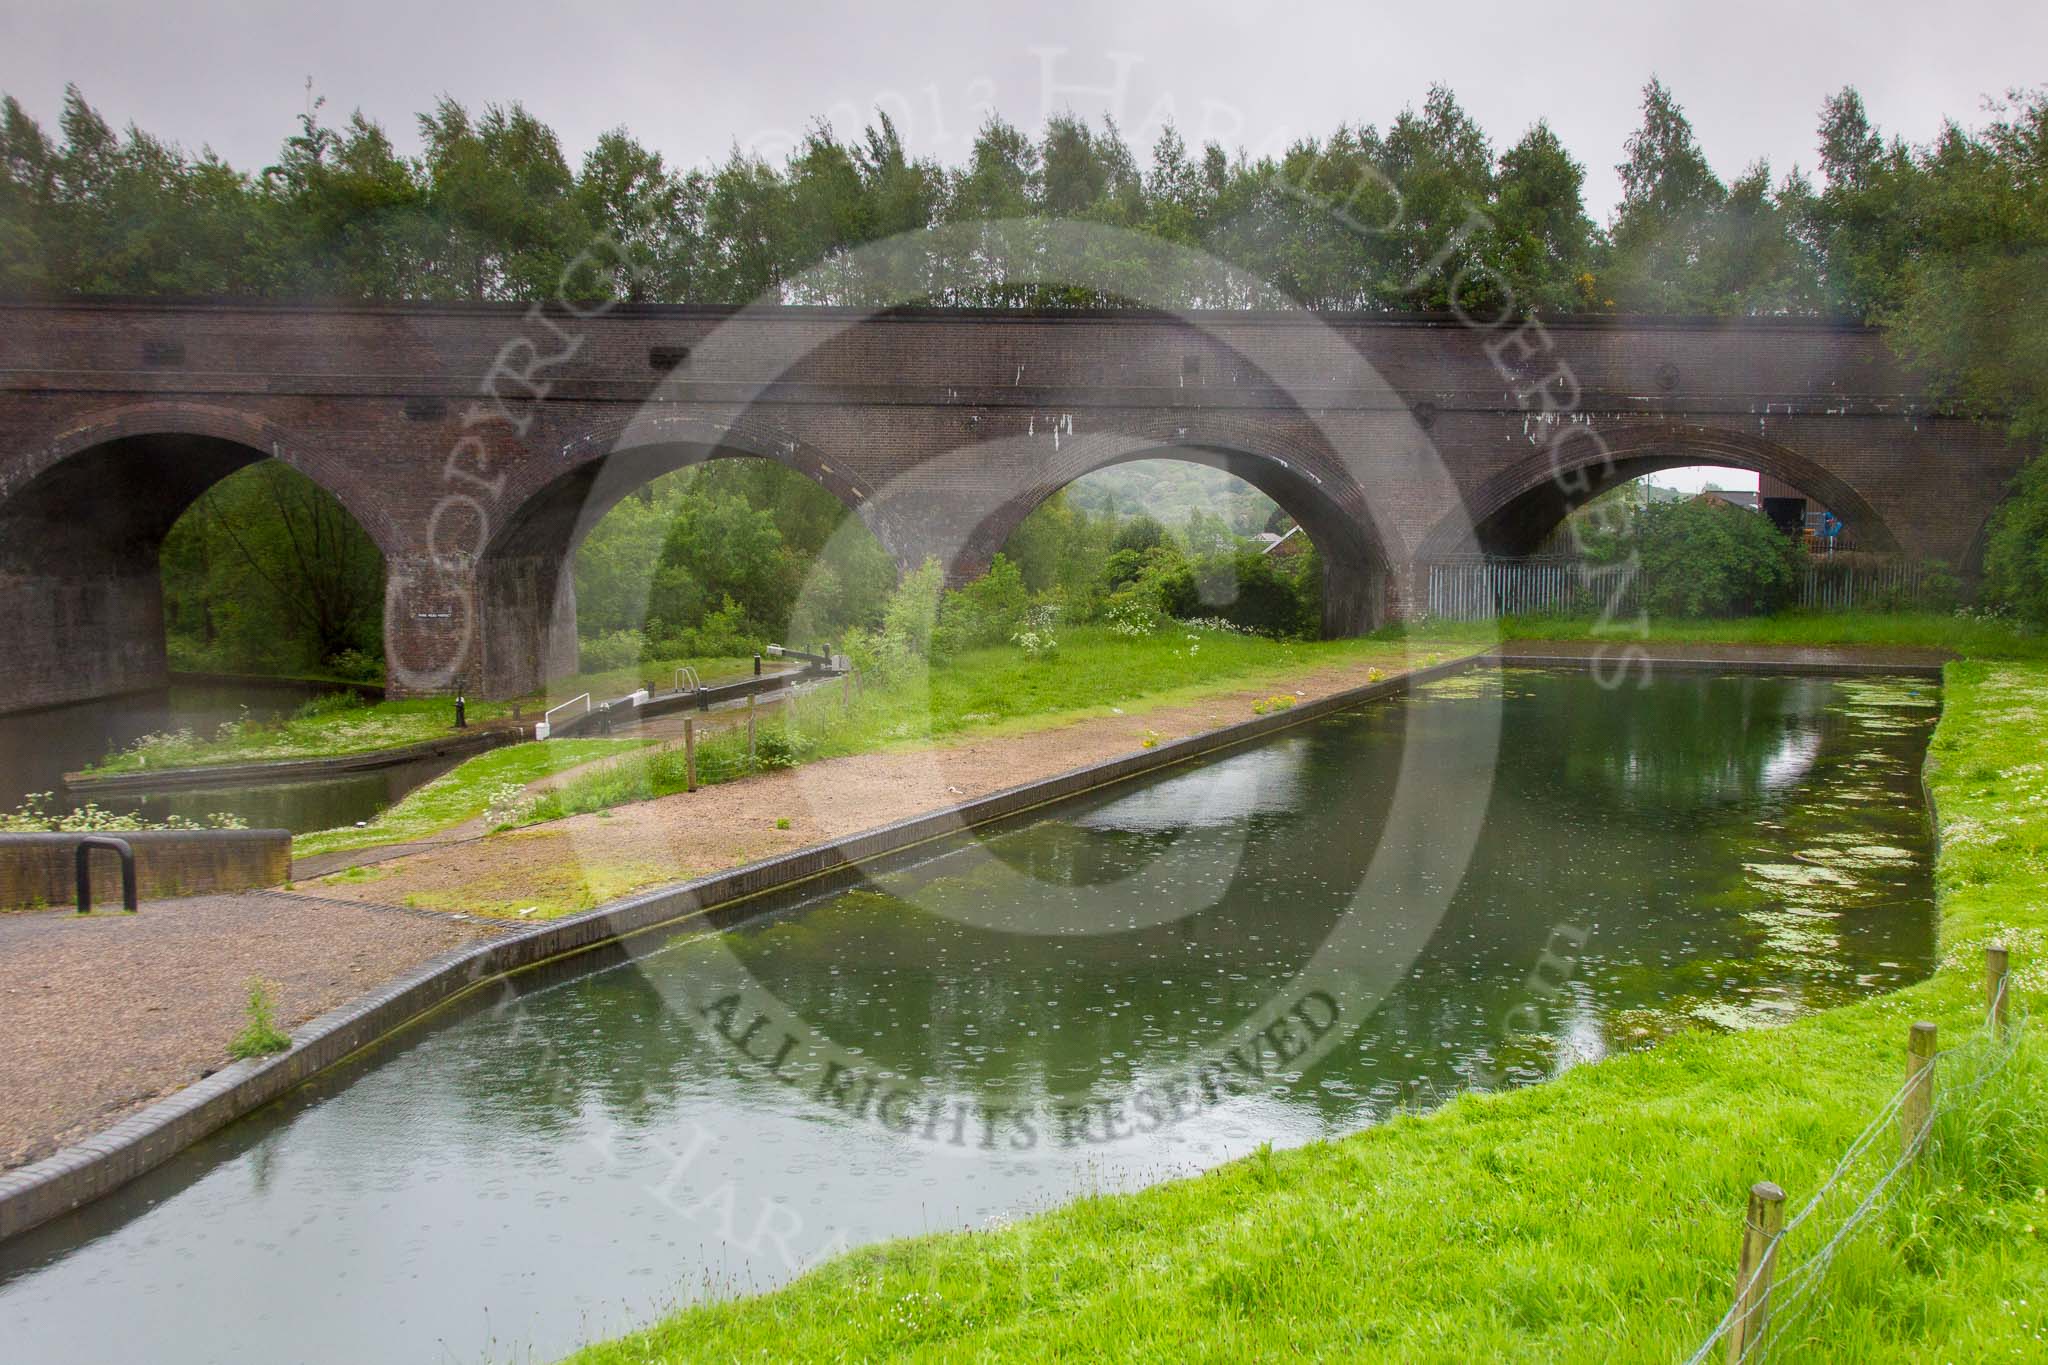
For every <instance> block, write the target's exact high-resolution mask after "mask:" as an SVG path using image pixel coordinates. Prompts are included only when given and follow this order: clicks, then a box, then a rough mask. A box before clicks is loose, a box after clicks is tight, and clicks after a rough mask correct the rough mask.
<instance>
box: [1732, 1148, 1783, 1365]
mask: <svg viewBox="0 0 2048 1365" xmlns="http://www.w3.org/2000/svg"><path fill="white" fill-rule="evenodd" d="M1784 1227H1785V1192H1784V1191H1783V1190H1781V1189H1779V1188H1778V1187H1777V1186H1776V1185H1773V1184H1772V1183H1771V1182H1770V1181H1768V1180H1759V1181H1757V1182H1756V1184H1754V1185H1751V1186H1750V1187H1749V1211H1748V1212H1747V1213H1745V1214H1744V1215H1743V1218H1742V1259H1741V1260H1740V1261H1739V1262H1738V1263H1737V1265H1736V1267H1735V1320H1734V1322H1733V1323H1731V1324H1730V1325H1729V1328H1728V1360H1729V1365H1737V1362H1739V1361H1741V1360H1742V1358H1743V1357H1744V1356H1746V1355H1748V1354H1749V1352H1750V1351H1751V1350H1752V1349H1754V1348H1755V1346H1756V1344H1757V1343H1758V1342H1759V1341H1762V1340H1763V1336H1764V1327H1765V1325H1766V1324H1767V1323H1768V1322H1769V1321H1770V1316H1771V1278H1772V1277H1773V1276H1774V1275H1775V1274H1776V1273H1777V1269H1778V1234H1779V1233H1780V1232H1782V1231H1783V1230H1784Z"/></svg>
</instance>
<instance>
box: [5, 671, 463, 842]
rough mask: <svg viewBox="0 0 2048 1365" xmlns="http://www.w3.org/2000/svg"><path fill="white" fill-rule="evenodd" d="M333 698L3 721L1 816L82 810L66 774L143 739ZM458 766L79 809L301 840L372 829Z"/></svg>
mask: <svg viewBox="0 0 2048 1365" xmlns="http://www.w3.org/2000/svg"><path fill="white" fill-rule="evenodd" d="M333 690H335V689H334V688H332V687H325V686H315V685H313V684H309V683H295V682H288V681H282V680H281V681H278V682H252V683H223V684H202V685H190V686H186V685H180V686H175V687H169V688H163V689H159V690H156V691H151V692H140V693H134V694H131V695H129V696H124V697H110V698H107V699H105V700H101V701H91V702H80V703H78V704H76V705H72V706H58V707H51V708H49V709H47V710H42V711H33V712H27V713H23V714H17V715H9V716H0V810H14V809H16V808H17V807H19V806H20V805H21V804H22V803H23V802H24V801H26V800H28V799H29V798H30V797H31V796H34V795H38V794H42V793H48V794H50V797H51V799H50V800H49V801H47V802H46V803H45V804H46V807H47V808H48V809H50V810H53V811H60V810H69V809H72V808H73V807H74V806H76V805H77V804H78V801H77V800H74V799H73V798H72V797H71V796H69V795H68V794H67V793H66V792H65V790H64V774H65V773H67V772H77V771H78V770H80V769H82V768H84V767H85V766H86V765H88V764H91V763H96V762H98V761H100V760H101V759H103V758H105V757H107V756H108V755H109V754H111V753H115V752H118V751H119V750H121V749H125V748H126V747H128V746H129V745H130V744H132V743H134V742H135V741H136V740H137V739H140V738H141V737H143V736H144V735H150V734H158V733H162V732H166V731H174V730H179V729H189V730H192V731H193V732H194V733H196V734H201V735H205V734H211V733H212V732H213V731H214V730H215V729H216V728H218V727H219V726H221V725H224V724H229V723H232V722H235V721H239V720H242V719H244V718H252V719H256V720H270V719H274V718H276V717H279V716H284V715H289V714H291V712H292V711H293V710H294V709H296V708H297V707H298V706H299V705H300V704H301V703H303V702H305V701H306V700H307V699H309V698H311V697H313V696H315V695H319V694H321V693H324V692H329V691H333ZM459 761H460V760H459V759H450V758H430V759H420V760H416V761H414V762H411V763H401V764H394V765H392V766H391V767H388V768H378V769H375V770H372V771H369V772H357V773H344V774H338V775H336V776H334V777H328V778H320V779H318V780H316V781H309V782H277V783H248V784H244V785H241V786H236V787H229V788H219V789H213V788H183V787H181V788H172V789H169V790H166V791H162V792H146V793H136V794H127V793H119V794H116V793H109V794H105V795H94V796H91V797H89V798H84V799H89V800H91V801H92V802H94V803H95V804H97V805H99V806H100V807H102V808H104V809H106V810H110V811H114V812H116V813H119V814H141V815H144V816H146V817H148V818H149V819H152V820H163V819H165V818H167V817H170V816H182V817H184V818H186V819H191V820H200V821H203V820H206V819H207V818H208V817H209V816H211V815H213V814H215V813H216V812H225V813H227V814H230V815H235V816H238V817H240V818H241V820H242V821H243V822H244V823H246V824H247V825H248V826H249V827H250V828H252V829H288V830H291V831H292V832H293V833H295V834H298V833H303V832H305V831H307V830H316V829H333V828H336V827H337V826H341V825H352V824H355V823H356V822H357V821H359V820H370V819H374V818H375V817H376V816H377V814H378V813H379V812H380V811H382V810H383V809H384V808H385V807H387V806H389V805H390V804H391V803H392V802H394V801H396V800H398V799H399V798H400V797H401V796H404V795H405V794H406V793H407V792H409V791H411V790H412V789H413V788H414V787H417V786H419V785H420V784H421V783H423V782H426V781H428V780H429V779H431V778H434V777H438V776H439V775H440V774H441V773H443V772H446V771H447V770H448V769H449V768H450V767H452V766H453V765H454V764H455V763H456V762H459Z"/></svg>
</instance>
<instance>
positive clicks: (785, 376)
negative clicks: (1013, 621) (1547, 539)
mask: <svg viewBox="0 0 2048 1365" xmlns="http://www.w3.org/2000/svg"><path fill="white" fill-rule="evenodd" d="M715 456H750V457H756V458H762V459H769V460H774V461H776V462H778V463H780V464H783V465H785V466H787V467H789V468H791V469H794V470H797V471H798V472H800V473H802V474H804V475H806V476H807V477H810V478H812V479H815V480H817V481H818V482H819V483H820V484H822V485H823V486H825V487H826V488H828V489H830V490H831V491H832V492H833V493H834V494H835V495H837V496H838V497H839V498H840V499H841V500H842V501H844V502H845V503H846V504H847V505H848V506H849V507H850V508H852V509H853V510H854V511H856V512H857V513H858V514H859V515H860V517H861V518H862V520H863V521H864V522H865V523H866V525H867V526H868V527H869V528H870V529H871V530H872V531H873V532H874V533H875V535H876V536H877V537H878V538H879V539H880V541H881V543H882V545H883V546H884V547H885V548H886V549H887V550H888V551H889V553H890V554H891V555H892V556H893V557H894V558H895V559H896V561H897V563H898V564H899V565H901V566H906V567H907V566H914V565H916V564H919V563H922V562H923V561H924V560H925V559H926V558H928V557H932V556H936V557H937V558H938V559H939V560H940V561H941V562H942V563H943V564H944V565H945V566H946V568H947V570H948V572H949V574H950V575H952V576H953V577H954V578H956V579H957V578H961V577H964V576H969V575H972V574H974V573H977V572H979V571H980V570H981V569H983V568H985V567H986V565H987V564H988V562H989V560H990V558H991V557H992V556H993V555H994V554H995V553H996V551H997V550H999V549H1000V548H1001V547H1002V545H1003V543H1004V541H1005V539H1006V538H1007V537H1008V536H1009V534H1010V532H1011V531H1012V530H1014V529H1015V528H1016V526H1017V525H1018V523H1019V522H1020V521H1022V520H1023V518H1024V517H1025V516H1026V515H1027V514H1028V513H1029V512H1030V511H1031V509H1032V508H1034V507H1035V506H1037V505H1038V504H1039V503H1040V502H1041V501H1042V500H1044V499H1045V498H1046V497H1047V496H1049V495H1050V494H1052V493H1053V492H1054V491H1055V490H1057V489H1059V488H1061V487H1063V486H1064V485H1066V484H1067V483H1069V482H1071V481H1072V480H1074V479H1075V478H1078V477H1079V476H1081V475H1082V474H1085V473H1087V472H1089V471H1090V470H1094V469H1099V468H1101V467H1103V466H1105V465H1108V464H1112V463H1116V462H1119V461H1124V460H1132V459H1138V458H1145V457H1160V456H1165V457H1172V458H1179V459H1188V460H1195V461H1199V462H1202V463H1205V464H1209V465H1214V466H1219V467H1222V468H1225V469H1227V470H1229V471H1230V472H1231V473H1233V474H1237V475H1239V476H1241V477H1243V478H1244V479H1246V480H1247V481H1249V482H1250V483H1252V484H1254V485H1256V486H1257V487H1259V488H1260V489H1262V490H1263V491H1265V492H1266V493H1267V494H1268V495H1270V496H1271V497H1272V498H1273V499H1274V500H1275V501H1276V502H1277V503H1279V504H1280V506H1281V507H1282V508H1283V509H1285V510H1286V511H1287V512H1288V513H1289V514H1291V515H1292V516H1293V517H1294V518H1295V519H1296V520H1297V521H1298V522H1300V523H1301V525H1302V527H1303V529H1304V530H1305V531H1306V532H1307V533H1308V534H1309V536H1310V537H1311V539H1312V540H1313V541H1314V542H1315V544H1316V546H1317V547H1318V548H1319V550H1320V551H1321V553H1322V557H1323V562H1324V565H1325V575H1326V593H1325V597H1326V610H1325V622H1324V624H1325V627H1326V629H1327V630H1329V631H1331V632H1333V633H1343V632H1351V631H1357V630H1360V629H1365V628H1369V627H1371V626H1373V625H1375V624H1377V623H1378V622H1380V621H1382V620H1384V619H1385V618H1386V617H1387V616H1388V615H1389V614H1398V613H1401V612H1403V611H1404V610H1406V609H1407V608H1408V607H1409V605H1410V603H1411V601H1412V592H1413V584H1414V566H1415V565H1416V564H1417V563H1418V562H1421V561H1424V560H1430V559H1435V558H1441V557H1446V556H1454V555H1458V554H1471V553H1475V552H1480V551H1484V552H1489V553H1498V554H1510V555H1512V554H1523V553H1527V552H1528V551H1530V550H1531V549H1532V548H1533V547H1534V546H1535V545H1536V544H1537V543H1538V542H1540V541H1541V540H1542V539H1543V538H1544V536H1545V535H1546V534H1547V533H1548V532H1549V531H1550V530H1551V529H1552V528H1553V527H1554V526H1556V524H1557V523H1558V521H1559V520H1560V519H1561V518H1562V516H1563V515H1564V514H1565V512H1567V511H1568V510H1569V509H1570V507H1571V506H1573V505H1575V504H1576V503H1578V502H1582V501H1584V500H1585V499H1586V498H1588V497H1591V496H1593V495H1595V494H1597V493H1599V492H1601V491H1602V490H1604V489H1605V488H1607V487H1610V486H1612V485H1613V484H1615V483H1617V482H1619V481H1621V480H1625V479H1629V478H1633V477H1636V476H1638V475H1641V474H1644V473H1648V472H1652V471H1655V470H1658V469H1662V468H1669V467H1672V466H1676V465H1687V464H1720V465H1733V466H1737V467H1741V468H1746V469H1752V470H1757V471H1760V472H1762V473H1766V474H1770V475H1774V476H1776V477H1777V478H1780V479H1783V480H1784V481H1786V482H1787V483H1790V484H1792V485H1794V486H1795V487H1797V488H1799V489H1801V490H1802V491H1804V492H1805V493H1807V494H1808V495H1809V496H1811V497H1813V498H1814V499H1816V500H1817V501H1819V502H1820V503H1822V504H1824V505H1825V506H1827V507H1829V508H1831V509H1833V510H1834V511H1835V512H1836V513H1837V514H1838V515H1840V516H1841V517H1842V518H1843V519H1844V520H1845V521H1846V522H1847V523H1848V525H1849V526H1850V527H1851V529H1852V531H1853V532H1854V533H1855V534H1856V536H1857V538H1858V540H1859V542H1860V543H1861V544H1862V545H1863V546H1865V547H1867V548H1872V549H1880V550H1889V551H1894V552H1897V553H1901V554H1906V555H1911V556H1917V557H1927V558H1940V559H1944V560H1947V561H1949V562H1950V563H1951V564H1953V565H1955V566H1957V567H1958V568H1960V569H1963V570H1965V571H1967V570H1970V569H1973V568H1974V567H1975V566H1976V563H1977V561H1978V559H1979V557H1980V556H1981V548H1982V539H1983V534H1984V526H1985V522H1986V519H1987V518H1988V516H1989V515H1990V513H1991V511H1992V509H1993V508H1994V506H1995V505H1996V503H1997V501H1998V499H1999V498H2000V496H2001V495H2002V493H2003V492H2004V490H2005V488H2006V487H2007V485H2008V483H2009V481H2010V480H2011V478H2012V476H2013V475H2014V474H2015V473H2016V472H2017V470H2018V468H2019V466H2020V464H2021V462H2022V459H2023V452H2022V451H2021V450H2020V449H2019V448H2018V447H2016V446H2015V445H2013V444H2012V443H2011V442H2009V441H2008V439H2007V438H2006V436H2005V434H2004V432H2003V431H2002V429H2001V428H2000V427H1998V426H1997V425H1996V424H1992V423H1982V422H1976V421H1970V420H1964V419H1960V418H1954V417H1946V416H1941V415H1938V414H1937V412H1936V404H1935V403H1934V402H1933V400H1932V399H1931V397H1930V395H1929V393H1928V392H1927V389H1926V386H1925V385H1924V384H1923V383H1922V382H1921V381H1920V380H1919V379H1918V378H1917V377H1916V376H1915V375H1914V374H1913V373H1912V371H1911V370H1909V369H1908V368H1907V367H1906V366H1904V365H1903V364H1902V363H1901V362H1900V361H1899V360H1898V358H1897V357H1896V356H1894V355H1893V353H1892V352H1891V351H1890V349H1889V348H1888V346H1887V344H1886V342H1885V340H1884V339H1883V337H1882V336H1881V335H1880V334H1879V333H1877V332H1875V331H1873V330H1870V329H1867V328H1862V327H1856V326H1848V325H1843V324H1839V323H1832V322H1825V321H1812V320H1795V319H1747V320H1736V321H1710V320H1697V319H1694V320H1682V319H1626V318H1563V319H1545V320H1543V321H1542V322H1540V323H1528V322H1521V321H1509V322H1502V323H1500V324H1498V325H1487V322H1486V320H1481V321H1479V322H1473V321H1471V320H1464V321H1460V320H1457V319H1452V318H1448V317H1422V316H1398V315H1396V316H1389V315H1330V314H1305V313H1304V314H1272V313H1201V312H1196V313H1188V314H1180V315H1169V314H1161V313H1139V312H1087V313H1019V312H978V311H938V310H927V311H920V310H903V311H890V312H884V313H875V314H863V313H860V312H855V311H848V310H837V309H818V308H780V307H775V308H753V309H722V308H698V307H670V306H637V305H617V306H610V307H606V306H602V305H590V306H588V307H582V306H573V305H563V304H556V305H553V306H551V307H547V308H527V307H517V306H496V305H477V306H441V305H391V306H368V305H366V306H333V307H329V306H295V305H266V304H242V303H183V302H157V301H137V302H127V301H69V302H37V303H8V304H0V640H4V641H5V645H6V648H5V652H4V655H0V710H13V709H21V708H26V707H32V706H43V705H50V704H53V703H59V702H66V701H73V700H78V699H82V698H89V697H98V696H105V695H111V694H115V693H119V692H124V691H129V690H134V689H141V688H147V687H151V686H157V685H161V683H162V682H163V681H164V679H165V676H166V673H165V658H164V640H163V622H162V616H163V608H162V592H161V587H160V583H159V576H158V567H157V553H158V547H159V546H160V544H161V542H162V539H163V536H164V534H165V532H166V531H167V530H168V529H169V527H170V526H171V524H172V523H173V522H174V521H175V520H176V519H177V517H178V516H179V514H180V513H181V512H182V511H183V510H184V509H185V508H186V507H187V506H188V505H189V504H190V503H191V501H192V500H193V499H194V498H196V497H197V496H198V495H199V494H200V493H201V492H203V491H204V490H205V489H206V488H207V487H208V486H209V485H211V484H212V483H214V482H215V481H216V480H218V479H220V478H221V477H223V476H224V475H226V474H228V473H230V472H232V471H233V470H235V469H237V468H239V467H241V466H242V465H245V464H248V463H250V462H252V461H255V460H259V459H264V458H274V459H279V460H283V461H285V462H286V463H287V464H289V465H291V466H292V467H293V468H295V469H297V470H299V471H301V472H302V473H304V474H305V475H307V476H308V477H310V478H311V479H312V480H314V481H315V482H316V483H318V484H319V485H321V486H322V487H324V488H326V489H328V490H329V491H330V492H332V493H333V494H334V495H335V496H336V497H337V498H339V499H340V501H341V502H342V503H343V504H344V505H345V506H346V507H347V508H348V510H349V511H350V512H351V513H352V514H353V515H354V517H355V518H356V520H357V521H358V522H360V523H361V525H362V526H363V528H364V530H366V531H367V532H368V533H369V535H370V537H371V538H372V539H373V540H375V541H376V543H377V545H378V546H379V547H380V548H381V549H382V551H383V553H384V556H385V562H386V568H387V574H388V578H389V590H388V593H387V599H386V612H385V626H384V629H385V642H386V649H387V654H388V658H389V663H390V667H391V676H392V681H393V685H394V688H395V689H397V690H401V691H403V690H411V691H435V690H445V689H447V688H448V687H450V686H451V685H452V684H453V683H454V681H455V680H456V679H457V678H458V677H459V678H462V679H464V680H465V681H466V682H467V685H468V686H469V688H470V689H471V690H473V691H477V692H480V693H483V694H485V695H497V696H504V695H514V694H519V693H523V692H526V691H529V690H533V689H535V688H538V687H540V686H541V685H542V684H543V683H544V682H545V681H546V680H547V679H548V678H550V677H554V676H560V675H561V674H563V673H566V672H568V671H572V669H573V666H574V660H575V613H576V601H575V590H574V584H573V575H572V573H570V572H569V571H568V566H569V565H570V564H571V562H572V556H573V554H574V550H575V547H576V545H577V543H578V541H579V539H580V538H581V536H582V535H583V534H584V533H585V532H586V531H587V530H588V529H589V527H590V526H591V525H593V524H594V523H595V521H596V520H597V519H598V518H599V517H601V516H602V515H603V514H604V512H605V510H606V509H608V508H609V507H610V506H612V505H613V504H614V503H616V502H617V500H618V499H619V498H621V497H623V496H625V495H626V494H627V493H629V492H631V491H632V490H633V489H635V488H637V487H639V486H641V485H642V484H643V483H645V482H646V480H648V479H650V478H652V477H654V476H656V475H658V474H660V473H663V472H665V471H668V470H671V469H675V468H678V467H681V466H683V465H687V464H690V463H692V462H694V461H698V460H702V459H705V458H710V457H715Z"/></svg>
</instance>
